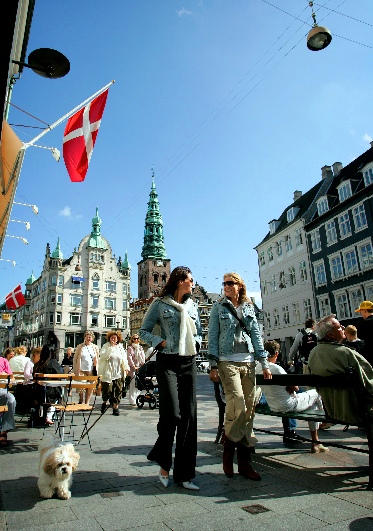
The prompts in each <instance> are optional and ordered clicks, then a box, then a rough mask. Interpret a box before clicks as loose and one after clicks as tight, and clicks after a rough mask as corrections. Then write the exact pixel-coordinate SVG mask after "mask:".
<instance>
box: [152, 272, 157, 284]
mask: <svg viewBox="0 0 373 531" xmlns="http://www.w3.org/2000/svg"><path fill="white" fill-rule="evenodd" d="M153 282H154V283H155V284H158V274H157V273H154V275H153Z"/></svg>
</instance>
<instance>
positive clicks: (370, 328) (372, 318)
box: [355, 301, 373, 365]
mask: <svg viewBox="0 0 373 531" xmlns="http://www.w3.org/2000/svg"><path fill="white" fill-rule="evenodd" d="M355 313H360V315H361V317H362V318H363V319H364V320H363V321H361V319H359V320H358V322H357V323H356V328H357V332H358V335H359V338H360V339H363V340H364V343H365V348H364V352H363V355H364V358H365V359H366V360H367V361H369V363H370V364H371V365H373V302H371V301H363V302H362V303H360V306H359V308H358V309H357V310H355Z"/></svg>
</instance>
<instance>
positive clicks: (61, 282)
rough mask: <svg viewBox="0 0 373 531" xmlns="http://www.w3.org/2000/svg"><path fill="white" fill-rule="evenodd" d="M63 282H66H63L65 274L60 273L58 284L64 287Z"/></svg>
mask: <svg viewBox="0 0 373 531" xmlns="http://www.w3.org/2000/svg"><path fill="white" fill-rule="evenodd" d="M63 284H64V282H63V275H58V285H59V286H60V287H62V286H63Z"/></svg>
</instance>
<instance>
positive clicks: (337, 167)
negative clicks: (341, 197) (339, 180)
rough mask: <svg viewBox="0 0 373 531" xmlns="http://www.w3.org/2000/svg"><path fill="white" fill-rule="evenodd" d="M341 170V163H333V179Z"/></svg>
mask: <svg viewBox="0 0 373 531" xmlns="http://www.w3.org/2000/svg"><path fill="white" fill-rule="evenodd" d="M342 168H343V164H342V162H335V163H334V164H333V174H334V177H337V175H339V173H340V171H341V169H342Z"/></svg>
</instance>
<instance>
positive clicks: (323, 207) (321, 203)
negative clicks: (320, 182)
mask: <svg viewBox="0 0 373 531" xmlns="http://www.w3.org/2000/svg"><path fill="white" fill-rule="evenodd" d="M328 210H329V204H328V198H327V197H325V196H324V197H320V199H319V200H318V201H317V213H318V215H319V216H322V215H323V214H325V212H327V211H328Z"/></svg>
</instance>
